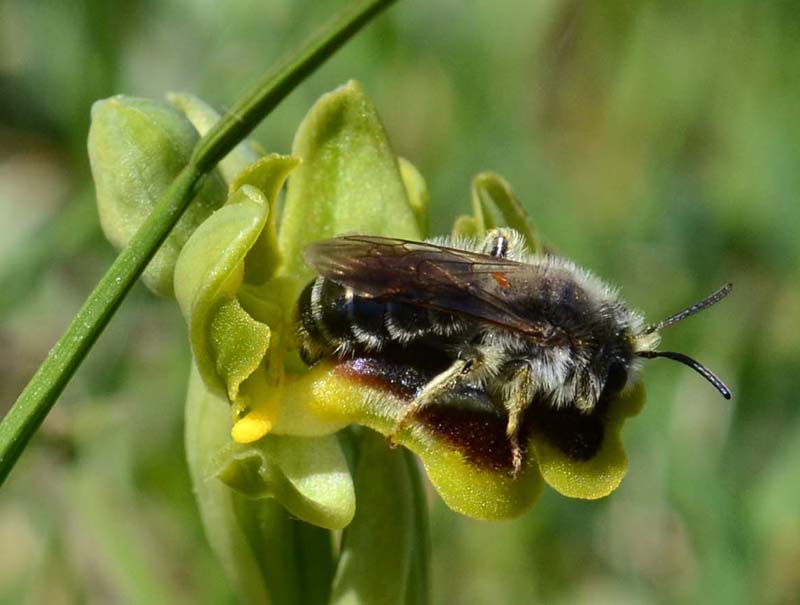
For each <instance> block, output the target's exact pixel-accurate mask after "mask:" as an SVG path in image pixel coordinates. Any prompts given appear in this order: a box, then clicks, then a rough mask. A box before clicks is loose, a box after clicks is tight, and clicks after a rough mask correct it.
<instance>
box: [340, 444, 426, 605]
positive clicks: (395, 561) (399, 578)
mask: <svg viewBox="0 0 800 605" xmlns="http://www.w3.org/2000/svg"><path fill="white" fill-rule="evenodd" d="M357 456H358V461H357V464H356V470H355V487H356V493H357V494H358V512H357V513H356V516H355V518H354V519H353V522H352V523H351V524H350V525H349V526H348V527H347V529H345V531H344V533H343V534H342V550H341V554H340V556H339V564H338V566H337V569H336V576H335V579H334V582H333V594H332V597H331V603H332V604H334V605H351V604H352V605H358V604H360V603H381V604H384V605H392V604H395V605H401V604H403V603H405V602H406V591H407V589H408V586H407V582H408V578H409V572H410V569H411V557H412V551H413V549H414V545H415V518H414V511H413V506H414V501H413V489H414V487H413V484H412V478H411V477H410V475H409V469H408V466H407V464H406V461H405V460H404V457H403V453H402V452H400V451H399V450H391V449H390V448H389V447H388V446H387V444H386V440H385V439H383V438H382V437H380V436H379V435H376V434H375V433H373V432H371V431H363V432H362V435H361V438H360V440H359V447H358V454H357Z"/></svg>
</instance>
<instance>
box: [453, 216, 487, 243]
mask: <svg viewBox="0 0 800 605" xmlns="http://www.w3.org/2000/svg"><path fill="white" fill-rule="evenodd" d="M451 235H452V236H453V237H455V238H465V239H472V240H480V239H481V238H482V237H483V236H484V232H483V231H482V230H481V228H480V226H479V225H478V219H476V218H475V217H474V216H467V215H462V216H459V217H458V218H457V219H456V220H455V222H454V223H453V230H452V231H451Z"/></svg>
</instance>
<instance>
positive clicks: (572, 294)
mask: <svg viewBox="0 0 800 605" xmlns="http://www.w3.org/2000/svg"><path fill="white" fill-rule="evenodd" d="M305 259H306V262H307V263H308V265H309V266H310V267H312V268H313V269H314V270H315V271H316V272H317V274H318V277H317V278H316V279H314V280H313V281H312V282H311V283H310V284H309V285H308V286H307V287H306V289H305V290H304V291H303V293H302V295H301V297H300V300H299V303H298V322H297V323H298V333H299V336H300V347H301V356H302V358H303V360H304V362H305V363H307V364H309V365H311V364H313V363H315V362H316V361H317V360H319V359H320V358H323V357H326V358H340V359H344V358H347V357H351V356H354V355H359V354H364V353H367V354H378V355H381V354H383V353H384V352H385V351H389V350H395V351H396V350H398V349H399V350H402V351H404V352H405V354H406V359H412V360H413V359H417V360H418V361H420V362H422V361H423V360H424V358H425V356H426V355H428V354H430V353H431V352H435V354H440V355H444V356H445V357H446V359H447V364H446V366H445V369H443V370H441V371H439V372H438V373H437V374H436V375H435V376H433V377H432V379H430V380H429V381H427V382H426V384H424V385H422V386H421V388H419V389H418V390H417V392H416V394H415V396H414V398H413V400H412V402H411V403H410V404H409V405H408V407H407V408H406V409H405V410H404V411H403V413H402V415H401V418H400V420H399V422H398V424H397V427H396V429H395V430H396V431H398V430H400V429H401V428H402V427H403V426H404V425H405V424H406V423H407V422H408V420H409V419H411V418H412V417H413V416H414V415H415V414H417V413H418V412H419V411H420V410H422V409H423V408H425V407H426V406H428V405H429V404H431V403H434V402H436V403H445V402H446V401H447V400H448V399H449V398H450V396H451V395H453V394H454V393H455V392H456V391H458V390H459V388H463V387H470V388H472V389H473V391H475V390H476V389H477V391H478V392H480V393H482V394H485V395H486V396H487V397H488V399H489V400H490V401H491V402H492V403H493V405H495V406H496V407H498V409H500V410H501V411H502V412H503V413H504V414H505V415H506V416H507V425H506V436H507V438H508V440H509V442H510V445H511V451H512V464H513V469H514V472H515V473H516V472H518V471H519V470H520V467H521V463H522V448H521V444H520V440H521V437H520V427H521V420H522V417H523V414H524V413H525V411H526V410H527V409H528V408H531V407H532V406H546V407H547V408H549V409H553V410H569V411H571V412H572V413H573V414H574V413H575V412H578V413H579V414H591V413H592V412H593V411H594V410H595V409H596V408H597V407H598V406H599V405H600V403H601V402H603V401H607V400H608V399H609V398H610V397H613V396H614V395H615V394H617V393H620V392H621V391H623V390H624V389H625V388H626V387H627V386H628V385H629V384H631V383H632V382H633V381H634V380H635V378H636V376H637V373H638V372H639V369H640V362H639V360H640V359H641V358H653V357H666V358H669V359H673V360H676V361H679V362H681V363H684V364H686V365H688V366H689V367H691V368H692V369H694V370H695V371H697V372H698V373H699V374H700V375H702V376H703V377H704V378H705V379H706V380H708V381H709V382H710V383H711V384H712V385H713V386H714V387H715V388H716V389H717V390H718V391H719V392H720V393H721V394H722V395H723V397H725V398H726V399H729V398H730V397H731V394H730V391H729V390H728V388H727V387H726V386H725V385H724V384H723V382H722V381H721V380H720V379H719V378H717V376H715V375H714V374H713V373H712V372H711V371H710V370H708V369H706V368H705V367H703V366H702V365H701V364H699V363H698V362H696V361H695V360H693V359H691V358H690V357H688V356H686V355H683V354H681V353H674V352H668V351H658V350H656V348H657V346H658V344H659V341H660V337H659V331H660V330H661V329H663V328H665V327H667V326H670V325H672V324H675V323H677V322H678V321H681V320H683V319H685V318H686V317H689V316H690V315H693V314H694V313H697V312H698V311H701V310H702V309H705V308H707V307H709V306H711V305H712V304H714V303H716V302H718V301H719V300H721V299H722V298H724V297H725V296H726V295H727V294H728V293H729V292H730V290H731V284H727V285H726V286H724V287H723V288H720V289H719V290H717V291H716V292H714V293H713V294H712V295H710V296H709V297H707V298H705V299H704V300H702V301H700V302H698V303H696V304H694V305H692V306H690V307H688V308H686V309H684V310H683V311H681V312H679V313H677V314H675V315H672V316H671V317H668V318H667V319H665V320H663V321H660V322H658V323H655V324H649V325H648V324H645V322H644V318H643V316H642V315H641V314H640V313H638V312H637V311H634V310H632V309H630V308H628V307H627V306H626V305H625V304H624V303H623V302H622V301H621V300H620V299H619V297H618V296H617V293H616V291H615V290H614V289H613V288H611V287H609V286H608V285H607V284H605V283H604V282H603V281H601V280H600V279H599V278H597V277H595V276H594V275H592V274H591V273H590V272H588V271H586V270H584V269H582V268H580V267H578V266H576V265H575V264H574V263H572V262H570V261H568V260H566V259H564V258H561V257H558V256H553V255H549V254H548V255H532V254H529V253H528V252H527V251H526V249H525V247H524V244H523V238H522V237H521V236H520V235H519V234H518V233H517V232H515V231H513V230H510V229H497V230H494V231H492V232H490V233H489V234H488V235H487V237H486V238H485V240H484V241H483V242H481V243H476V242H471V241H461V240H448V239H439V240H432V241H430V242H412V241H405V240H400V239H393V238H387V237H375V236H367V235H348V236H344V237H337V238H333V239H329V240H326V241H322V242H317V243H314V244H311V245H310V246H308V248H306V250H305Z"/></svg>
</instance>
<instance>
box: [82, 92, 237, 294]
mask: <svg viewBox="0 0 800 605" xmlns="http://www.w3.org/2000/svg"><path fill="white" fill-rule="evenodd" d="M198 139H199V136H198V134H197V131H196V130H195V129H194V127H193V126H192V124H191V123H190V122H189V121H188V120H187V119H186V118H185V117H184V116H183V115H181V114H180V113H179V112H178V111H177V110H175V109H174V108H173V107H170V106H169V105H167V104H165V103H158V102H156V101H151V100H149V99H139V98H134V97H125V96H121V95H120V96H115V97H110V98H108V99H104V100H101V101H97V102H96V103H95V104H94V105H93V106H92V123H91V127H90V128H89V141H88V148H89V160H90V163H91V168H92V176H93V177H94V183H95V187H96V190H97V209H98V214H99V216H100V224H101V226H102V228H103V232H104V233H105V235H106V237H107V238H108V239H109V241H110V242H111V243H112V244H114V246H116V247H117V248H122V247H124V246H125V245H126V244H127V243H128V241H129V240H130V239H131V238H132V237H133V235H134V234H135V233H136V231H137V229H138V228H139V227H140V225H141V224H142V223H143V222H144V221H145V219H146V218H147V217H148V216H149V214H150V212H151V211H152V210H153V208H154V206H155V205H156V203H157V202H158V201H159V199H160V198H161V196H162V194H163V193H164V192H165V191H166V190H167V188H168V187H169V186H170V185H171V184H172V181H173V180H174V179H175V177H176V176H177V175H178V173H179V172H180V171H181V170H182V169H183V168H184V166H186V164H187V163H188V161H189V158H190V156H191V153H192V150H193V148H194V146H195V144H196V143H197V141H198ZM226 195H227V194H226V187H225V184H224V182H223V180H222V177H221V176H220V174H219V172H218V171H216V170H214V171H212V172H211V173H209V174H208V175H207V176H206V177H205V179H204V180H203V183H202V186H201V187H200V189H199V192H198V193H197V195H196V196H195V198H194V200H193V201H192V203H191V204H190V205H189V207H188V208H187V210H186V212H185V213H184V214H183V216H182V217H181V219H180V220H179V221H178V223H177V224H176V225H175V227H174V228H173V229H172V231H171V232H170V234H169V235H168V236H167V238H166V239H165V240H164V243H163V244H162V245H161V247H160V248H159V250H158V252H156V254H155V256H154V257H153V259H152V260H151V261H150V263H149V264H148V266H147V269H145V272H144V274H143V280H144V282H145V284H146V285H147V287H148V288H150V289H151V290H152V291H153V292H155V293H157V294H159V295H161V296H167V297H171V296H172V295H173V269H174V266H175V261H176V259H177V257H178V254H180V251H181V249H182V248H183V246H184V244H185V243H186V240H187V239H188V238H189V236H190V235H191V234H192V232H193V231H194V230H195V229H196V228H197V226H198V225H200V223H202V222H203V221H204V220H205V219H206V218H207V217H208V216H209V215H210V214H211V213H212V212H213V211H214V210H215V209H216V208H218V207H220V206H221V205H222V204H223V203H224V202H225V198H226Z"/></svg>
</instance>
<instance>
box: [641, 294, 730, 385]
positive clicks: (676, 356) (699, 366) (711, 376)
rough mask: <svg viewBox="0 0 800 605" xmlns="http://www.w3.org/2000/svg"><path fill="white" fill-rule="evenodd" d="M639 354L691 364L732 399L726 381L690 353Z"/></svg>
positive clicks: (661, 352) (652, 352)
mask: <svg viewBox="0 0 800 605" xmlns="http://www.w3.org/2000/svg"><path fill="white" fill-rule="evenodd" d="M723 296H724V295H723ZM706 300H708V299H706ZM714 302H716V301H714ZM711 304H714V303H711ZM706 306H707V305H706ZM637 355H638V356H639V357H646V358H648V359H653V358H654V357H666V358H667V359H672V360H674V361H679V362H680V363H682V364H684V365H687V366H689V367H690V368H692V369H693V370H694V371H695V372H697V373H698V374H700V376H702V377H703V378H705V379H706V380H708V382H710V383H711V384H712V385H713V386H714V388H715V389H717V390H718V391H719V392H720V394H721V395H722V396H723V397H724V398H725V399H730V398H731V391H730V389H729V388H728V387H727V386H725V383H724V382H722V380H720V378H719V376H717V375H716V374H714V372H712V371H711V370H709V369H708V368H707V367H705V366H704V365H702V364H701V363H700V362H698V361H695V360H694V359H692V358H691V357H689V356H688V355H684V354H683V353H674V352H672V351H640V352H639V353H637Z"/></svg>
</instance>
